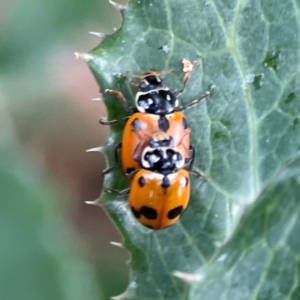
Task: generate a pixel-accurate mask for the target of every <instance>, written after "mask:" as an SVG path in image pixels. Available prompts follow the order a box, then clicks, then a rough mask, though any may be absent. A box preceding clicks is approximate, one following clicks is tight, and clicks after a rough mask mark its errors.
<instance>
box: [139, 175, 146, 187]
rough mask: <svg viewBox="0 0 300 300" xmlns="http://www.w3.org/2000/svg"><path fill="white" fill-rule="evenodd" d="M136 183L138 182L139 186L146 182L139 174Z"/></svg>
mask: <svg viewBox="0 0 300 300" xmlns="http://www.w3.org/2000/svg"><path fill="white" fill-rule="evenodd" d="M138 183H139V185H140V187H143V186H144V185H145V183H146V180H145V177H144V176H141V177H140V178H139V180H138Z"/></svg>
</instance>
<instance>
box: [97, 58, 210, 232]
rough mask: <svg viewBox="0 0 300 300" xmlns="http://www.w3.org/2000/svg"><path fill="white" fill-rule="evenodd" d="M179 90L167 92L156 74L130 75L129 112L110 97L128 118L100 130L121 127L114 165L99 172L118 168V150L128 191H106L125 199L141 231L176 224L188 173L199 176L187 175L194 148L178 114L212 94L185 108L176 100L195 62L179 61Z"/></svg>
mask: <svg viewBox="0 0 300 300" xmlns="http://www.w3.org/2000/svg"><path fill="white" fill-rule="evenodd" d="M182 62H183V65H184V67H183V71H184V73H185V75H184V78H183V87H182V89H180V90H177V91H174V92H172V91H170V89H169V88H168V87H166V86H165V85H164V84H163V81H162V79H161V78H160V76H161V75H162V73H161V74H160V73H158V72H157V71H156V70H151V71H149V72H146V73H143V74H142V75H140V76H134V75H132V77H136V78H138V79H139V81H134V82H132V84H133V85H135V86H137V87H138V89H139V91H138V92H137V93H136V97H135V107H132V108H129V107H128V106H127V101H126V99H125V97H124V96H123V94H122V93H121V92H119V91H116V90H106V91H105V93H106V94H114V95H115V96H116V97H117V98H118V99H119V101H120V102H121V103H122V104H123V106H124V108H125V109H126V110H127V111H128V113H129V114H130V116H128V117H126V118H124V119H122V120H112V121H107V120H105V119H101V120H100V123H101V124H103V125H113V124H117V123H120V122H126V124H125V128H124V132H123V138H122V142H121V143H120V144H117V145H116V147H115V165H114V166H113V167H110V168H108V169H106V170H104V171H103V174H104V175H105V174H107V173H109V172H111V171H113V170H114V169H115V168H117V167H118V160H119V159H118V151H119V150H120V149H121V160H122V167H123V171H124V174H125V176H126V177H127V178H128V180H129V182H130V188H128V189H125V190H122V191H117V190H114V189H108V188H107V189H106V191H107V192H110V193H117V194H118V195H127V194H129V206H130V208H131V210H132V213H133V215H134V216H135V217H136V218H137V219H138V221H139V222H140V223H141V224H143V225H144V226H146V227H148V228H151V229H154V230H158V229H163V228H165V227H168V226H170V225H172V224H174V223H176V222H177V221H178V220H179V219H180V216H181V215H182V213H183V212H184V210H185V209H186V207H187V205H188V202H189V198H190V173H192V174H195V175H197V176H201V174H200V173H198V172H196V171H195V170H193V163H194V158H195V148H194V147H193V146H192V145H191V144H190V131H191V129H190V127H189V125H188V123H187V121H186V118H185V116H184V114H183V111H184V110H185V109H186V108H189V107H192V106H195V105H197V104H198V103H199V102H200V101H201V100H202V99H205V98H206V97H209V96H210V95H211V94H212V93H211V92H206V93H205V94H204V95H203V96H201V97H200V98H198V99H196V100H194V101H192V102H191V103H190V104H189V105H187V106H185V107H183V106H180V104H179V101H178V99H177V98H178V97H179V96H180V95H181V94H182V92H183V91H184V88H185V86H186V84H187V82H188V79H189V78H190V75H191V72H192V70H193V69H194V68H195V66H196V65H197V63H198V61H195V62H194V63H191V62H190V61H188V60H186V59H183V61H182Z"/></svg>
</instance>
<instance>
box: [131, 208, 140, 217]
mask: <svg viewBox="0 0 300 300" xmlns="http://www.w3.org/2000/svg"><path fill="white" fill-rule="evenodd" d="M131 211H132V213H133V215H134V216H135V217H136V218H137V219H139V218H140V217H141V213H140V212H139V211H138V210H136V209H135V208H134V207H133V206H131Z"/></svg>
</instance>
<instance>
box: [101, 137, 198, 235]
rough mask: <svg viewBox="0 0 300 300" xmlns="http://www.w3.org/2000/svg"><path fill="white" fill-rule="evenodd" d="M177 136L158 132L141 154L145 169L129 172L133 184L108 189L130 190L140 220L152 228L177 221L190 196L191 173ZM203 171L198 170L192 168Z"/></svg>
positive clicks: (126, 192) (133, 211)
mask: <svg viewBox="0 0 300 300" xmlns="http://www.w3.org/2000/svg"><path fill="white" fill-rule="evenodd" d="M172 146H173V138H172V137H170V136H167V135H165V134H164V133H157V134H155V135H154V136H153V137H152V138H151V139H150V140H149V145H148V146H147V147H145V148H144V150H143V152H142V155H141V157H140V158H139V161H140V166H141V168H142V169H138V170H135V171H132V172H131V173H130V174H128V176H129V177H132V178H133V179H132V182H131V186H130V188H129V189H125V190H123V191H120V192H119V191H116V190H113V189H106V190H107V191H108V192H115V193H117V194H119V195H126V194H129V206H130V208H131V210H132V213H133V215H134V216H135V217H136V218H137V219H138V221H139V222H140V223H141V224H143V225H144V226H146V227H149V228H151V229H155V230H157V229H163V228H165V227H168V226H170V225H173V224H174V223H176V222H177V221H178V220H179V218H180V216H181V215H182V213H183V212H184V210H185V209H186V207H187V205H188V202H189V197H190V175H189V172H188V171H187V170H183V169H181V168H183V166H184V165H185V159H184V157H183V155H182V154H181V153H180V152H181V151H180V150H179V149H178V148H174V147H172ZM191 173H194V174H196V175H200V174H198V173H196V172H195V171H191Z"/></svg>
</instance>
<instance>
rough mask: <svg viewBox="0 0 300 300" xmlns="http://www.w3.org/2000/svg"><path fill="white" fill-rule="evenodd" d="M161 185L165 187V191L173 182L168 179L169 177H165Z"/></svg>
mask: <svg viewBox="0 0 300 300" xmlns="http://www.w3.org/2000/svg"><path fill="white" fill-rule="evenodd" d="M160 185H161V187H163V188H165V189H166V188H168V187H169V186H170V185H171V182H170V179H169V178H168V176H164V178H163V180H162V182H161V184H160Z"/></svg>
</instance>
